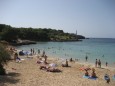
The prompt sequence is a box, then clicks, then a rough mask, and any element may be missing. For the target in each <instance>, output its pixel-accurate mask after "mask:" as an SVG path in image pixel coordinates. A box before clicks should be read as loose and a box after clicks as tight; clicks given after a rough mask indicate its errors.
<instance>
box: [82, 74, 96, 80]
mask: <svg viewBox="0 0 115 86" xmlns="http://www.w3.org/2000/svg"><path fill="white" fill-rule="evenodd" d="M83 78H86V79H93V80H96V79H97V77H91V76H85V75H83Z"/></svg>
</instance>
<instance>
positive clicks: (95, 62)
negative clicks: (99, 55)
mask: <svg viewBox="0 0 115 86" xmlns="http://www.w3.org/2000/svg"><path fill="white" fill-rule="evenodd" d="M97 63H98V61H97V59H96V61H95V67H97Z"/></svg>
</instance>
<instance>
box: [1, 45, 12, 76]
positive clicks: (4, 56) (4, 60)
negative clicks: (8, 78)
mask: <svg viewBox="0 0 115 86" xmlns="http://www.w3.org/2000/svg"><path fill="white" fill-rule="evenodd" d="M10 58H11V56H10V54H9V53H8V51H7V50H6V49H5V47H4V46H3V45H2V44H0V75H5V74H6V72H5V69H4V65H5V64H7V62H8V61H9V60H10Z"/></svg>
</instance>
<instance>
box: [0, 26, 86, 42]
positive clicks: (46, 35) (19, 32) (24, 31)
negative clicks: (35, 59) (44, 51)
mask: <svg viewBox="0 0 115 86" xmlns="http://www.w3.org/2000/svg"><path fill="white" fill-rule="evenodd" d="M84 38H85V37H84V36H81V35H77V36H76V34H71V33H65V32H63V30H56V29H51V28H24V27H20V28H17V27H11V26H10V25H5V24H0V39H1V40H5V41H8V42H13V41H14V40H17V39H22V40H25V39H26V40H33V41H63V40H64V41H67V40H76V39H84Z"/></svg>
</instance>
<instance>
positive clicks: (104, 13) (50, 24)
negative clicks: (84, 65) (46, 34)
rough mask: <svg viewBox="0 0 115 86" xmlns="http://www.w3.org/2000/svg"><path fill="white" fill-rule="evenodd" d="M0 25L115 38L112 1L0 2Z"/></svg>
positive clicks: (39, 0) (26, 0)
mask: <svg viewBox="0 0 115 86" xmlns="http://www.w3.org/2000/svg"><path fill="white" fill-rule="evenodd" d="M0 23H2V24H8V25H11V26H13V27H33V28H52V29H61V30H63V31H64V32H69V33H75V32H76V30H77V32H78V34H79V35H84V36H86V37H101V38H115V0H0Z"/></svg>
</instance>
